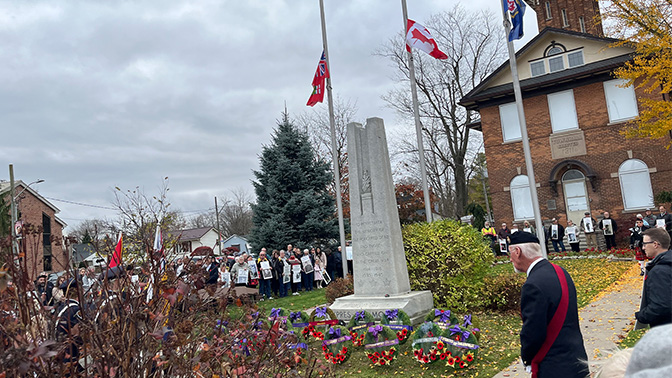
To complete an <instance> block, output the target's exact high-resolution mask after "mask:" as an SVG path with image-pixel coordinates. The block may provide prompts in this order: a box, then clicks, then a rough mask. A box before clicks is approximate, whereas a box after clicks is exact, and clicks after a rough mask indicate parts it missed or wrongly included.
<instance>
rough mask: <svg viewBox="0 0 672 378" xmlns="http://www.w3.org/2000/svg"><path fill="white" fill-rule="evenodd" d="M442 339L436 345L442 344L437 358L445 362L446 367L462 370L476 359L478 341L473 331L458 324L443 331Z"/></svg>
mask: <svg viewBox="0 0 672 378" xmlns="http://www.w3.org/2000/svg"><path fill="white" fill-rule="evenodd" d="M443 332H444V333H443V335H444V336H443V337H441V338H440V340H439V342H438V343H437V344H439V343H440V344H442V347H441V348H440V349H441V354H440V355H439V358H440V359H441V360H445V362H446V366H449V367H452V368H454V369H464V368H466V367H468V366H469V364H470V363H471V362H473V361H474V359H475V358H476V352H477V351H478V349H479V345H478V339H477V338H476V334H475V332H474V331H473V329H469V328H468V327H463V326H460V325H458V324H454V325H452V326H451V327H450V328H449V329H446V330H444V331H443Z"/></svg>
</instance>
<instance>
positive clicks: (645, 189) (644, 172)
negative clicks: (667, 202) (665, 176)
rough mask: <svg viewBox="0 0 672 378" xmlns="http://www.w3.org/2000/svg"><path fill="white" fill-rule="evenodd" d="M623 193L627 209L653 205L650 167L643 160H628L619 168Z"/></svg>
mask: <svg viewBox="0 0 672 378" xmlns="http://www.w3.org/2000/svg"><path fill="white" fill-rule="evenodd" d="M618 180H619V181H620V182H621V195H622V196H623V207H624V208H625V210H635V209H643V208H647V207H653V191H652V190H651V178H650V177H649V167H647V166H646V163H644V162H643V161H641V160H638V159H630V160H626V161H624V162H623V164H621V166H620V167H619V168H618Z"/></svg>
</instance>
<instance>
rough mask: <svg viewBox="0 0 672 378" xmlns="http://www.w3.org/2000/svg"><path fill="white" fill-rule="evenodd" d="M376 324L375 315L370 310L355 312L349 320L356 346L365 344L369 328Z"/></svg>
mask: <svg viewBox="0 0 672 378" xmlns="http://www.w3.org/2000/svg"><path fill="white" fill-rule="evenodd" d="M374 324H375V319H374V318H373V315H371V313H369V312H368V311H365V310H362V311H357V312H355V315H353V316H352V318H351V319H350V321H349V322H348V330H349V331H350V337H352V344H353V345H354V346H356V347H359V346H362V345H364V336H365V335H366V330H367V328H369V327H371V326H372V325H374Z"/></svg>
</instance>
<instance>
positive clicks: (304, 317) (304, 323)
mask: <svg viewBox="0 0 672 378" xmlns="http://www.w3.org/2000/svg"><path fill="white" fill-rule="evenodd" d="M309 321H310V316H308V314H306V312H305V311H296V312H291V311H290V312H289V318H287V323H288V324H291V325H292V330H293V331H294V333H295V334H296V336H297V337H299V338H303V339H305V340H308V337H306V336H310V334H309V332H308V331H307V328H308V326H309ZM288 330H289V326H288Z"/></svg>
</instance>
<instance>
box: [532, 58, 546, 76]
mask: <svg viewBox="0 0 672 378" xmlns="http://www.w3.org/2000/svg"><path fill="white" fill-rule="evenodd" d="M530 71H532V76H539V75H543V74H545V73H546V66H545V65H544V61H543V60H538V61H536V62H532V63H530Z"/></svg>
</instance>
